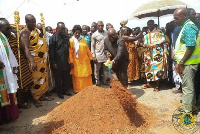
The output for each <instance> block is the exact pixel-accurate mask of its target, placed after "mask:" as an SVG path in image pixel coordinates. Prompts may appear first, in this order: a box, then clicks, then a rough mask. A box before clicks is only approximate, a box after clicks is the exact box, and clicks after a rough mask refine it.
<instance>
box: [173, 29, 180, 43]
mask: <svg viewBox="0 0 200 134" xmlns="http://www.w3.org/2000/svg"><path fill="white" fill-rule="evenodd" d="M180 31H181V27H180V26H177V27H175V28H174V31H173V38H172V39H173V40H172V42H173V44H174V46H175V44H176V40H177V38H178V35H179V33H180Z"/></svg>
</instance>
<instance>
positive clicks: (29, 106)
mask: <svg viewBox="0 0 200 134" xmlns="http://www.w3.org/2000/svg"><path fill="white" fill-rule="evenodd" d="M18 107H19V108H23V109H29V108H31V105H29V104H27V103H24V104H18Z"/></svg>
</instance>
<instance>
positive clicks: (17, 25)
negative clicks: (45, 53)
mask: <svg viewBox="0 0 200 134" xmlns="http://www.w3.org/2000/svg"><path fill="white" fill-rule="evenodd" d="M14 20H15V24H16V27H17V53H18V63H19V77H20V85H21V88H22V89H23V84H22V71H21V55H20V44H19V22H20V17H19V12H18V11H15V12H14Z"/></svg>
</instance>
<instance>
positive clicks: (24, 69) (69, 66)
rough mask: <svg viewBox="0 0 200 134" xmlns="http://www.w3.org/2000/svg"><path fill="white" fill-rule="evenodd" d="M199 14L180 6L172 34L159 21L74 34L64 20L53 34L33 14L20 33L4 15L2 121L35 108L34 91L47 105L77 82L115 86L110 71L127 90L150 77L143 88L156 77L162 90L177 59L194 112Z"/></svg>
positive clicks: (78, 86) (95, 26) (0, 32)
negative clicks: (133, 84)
mask: <svg viewBox="0 0 200 134" xmlns="http://www.w3.org/2000/svg"><path fill="white" fill-rule="evenodd" d="M193 12H195V11H194V9H193V10H189V9H185V8H179V9H177V10H176V11H175V12H174V21H173V23H176V25H177V27H176V26H174V27H173V28H171V27H170V30H169V29H168V28H167V27H166V32H165V30H164V29H162V28H159V27H157V25H155V24H154V21H153V20H149V21H148V22H147V27H144V28H142V30H140V27H136V28H133V29H131V28H129V27H126V26H123V25H122V27H121V28H120V30H119V31H116V30H115V29H114V28H113V25H112V24H110V23H107V24H106V30H104V23H103V21H98V22H97V23H96V22H93V23H92V24H91V29H90V27H89V26H87V25H83V26H82V27H81V26H80V25H74V27H73V29H72V34H71V33H70V32H69V31H68V29H67V28H66V26H65V24H64V22H58V23H57V27H56V33H54V34H53V32H52V28H51V27H50V26H47V27H46V28H45V27H44V25H43V24H41V23H38V24H37V25H36V19H35V17H34V16H33V15H31V14H27V15H26V16H25V22H26V26H25V27H24V28H23V29H22V30H21V31H20V36H19V37H17V35H16V34H14V33H12V32H11V27H10V24H9V22H8V21H7V20H6V19H5V18H0V50H1V51H0V77H1V82H0V84H1V86H0V87H1V89H0V98H1V102H0V104H1V105H0V121H2V120H14V119H16V118H17V117H18V107H19V108H24V109H28V108H30V107H31V105H29V104H28V103H27V100H28V96H29V93H31V95H32V98H33V100H34V105H35V106H36V107H41V106H43V104H42V101H51V100H53V99H54V98H52V97H51V93H52V92H51V90H54V91H55V92H56V93H57V95H58V97H59V98H61V99H64V96H63V95H67V96H72V93H70V92H69V89H70V88H71V86H73V89H74V93H75V94H76V93H78V92H80V91H81V90H83V89H85V88H86V87H88V86H92V85H93V84H95V85H96V86H101V85H102V84H103V85H106V86H109V85H110V79H111V77H110V73H111V72H110V69H112V71H113V72H114V73H116V75H117V78H118V80H119V81H120V83H121V84H122V86H124V87H125V88H127V87H128V84H129V83H131V82H133V81H134V80H138V79H143V80H144V79H145V80H146V84H145V85H144V86H143V88H144V89H145V88H151V85H150V82H151V81H155V83H156V86H155V88H154V91H156V92H157V91H159V90H160V85H159V81H160V80H161V79H167V78H168V77H169V76H170V73H169V72H170V71H169V70H170V68H172V66H170V64H169V63H170V62H171V61H174V63H173V64H174V74H175V75H174V76H176V78H177V76H178V77H179V80H181V81H180V82H178V84H179V85H181V86H179V87H181V88H182V91H183V106H184V110H185V112H187V113H190V112H191V111H192V108H191V107H190V106H191V105H195V102H196V98H195V85H194V83H195V78H196V77H195V75H196V72H197V73H198V64H199V63H200V55H199V54H200V53H199V51H200V50H199V45H200V44H199V43H200V38H198V37H199V36H198V31H199V28H200V27H199V26H200V23H199V22H198V21H196V20H193V18H194V15H196V13H195V14H194V13H193ZM197 16H198V15H197ZM197 22H198V23H197ZM170 23H171V22H170ZM177 28H178V29H179V30H177ZM167 32H168V33H170V34H168V33H167ZM167 35H168V36H167ZM171 35H173V36H171ZM175 35H176V37H174V36H175ZM171 37H173V38H171ZM18 39H19V44H18V41H17V40H18ZM18 45H19V46H18ZM18 47H20V49H18ZM169 48H170V50H172V51H169ZM19 50H20V51H19ZM107 61H109V66H110V67H108V66H106V64H105V63H106V62H107ZM196 79H197V78H196ZM175 81H176V80H175ZM197 83H198V82H197ZM196 87H198V86H196ZM178 91H179V90H178ZM188 105H189V106H188Z"/></svg>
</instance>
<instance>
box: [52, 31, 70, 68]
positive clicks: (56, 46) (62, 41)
mask: <svg viewBox="0 0 200 134" xmlns="http://www.w3.org/2000/svg"><path fill="white" fill-rule="evenodd" d="M49 57H50V63H51V65H52V66H53V65H54V64H57V66H58V70H59V71H66V70H69V69H70V66H69V62H68V59H69V38H68V37H67V36H61V35H60V34H58V33H55V34H54V35H53V36H51V38H50V40H49Z"/></svg>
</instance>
